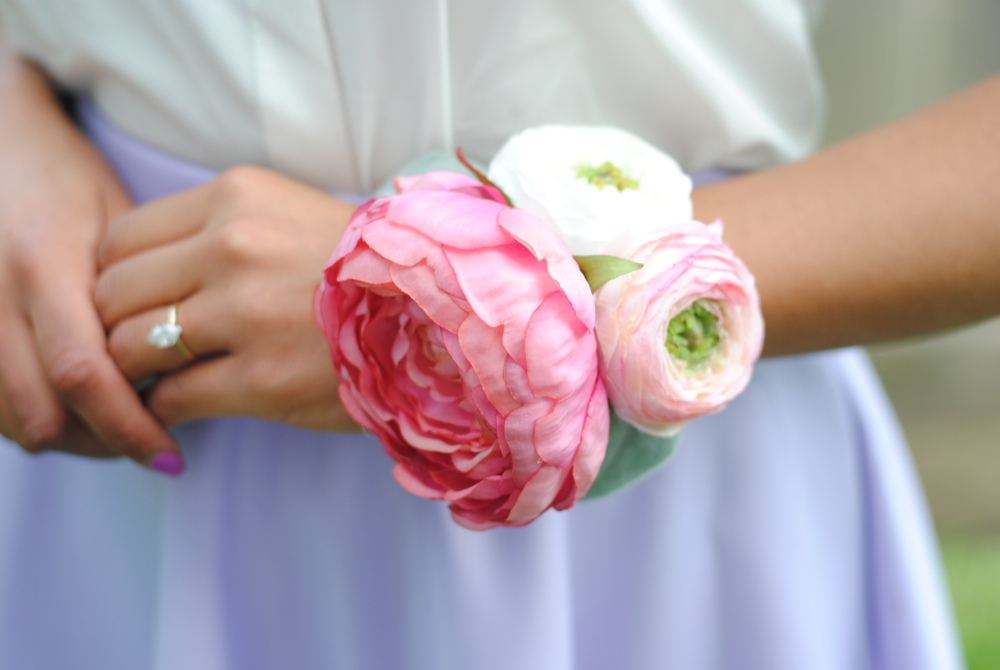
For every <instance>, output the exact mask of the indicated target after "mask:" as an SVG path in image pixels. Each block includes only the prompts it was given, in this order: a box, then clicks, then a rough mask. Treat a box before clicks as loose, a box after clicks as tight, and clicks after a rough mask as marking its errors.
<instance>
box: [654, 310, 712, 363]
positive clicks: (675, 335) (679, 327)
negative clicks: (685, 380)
mask: <svg viewBox="0 0 1000 670" xmlns="http://www.w3.org/2000/svg"><path fill="white" fill-rule="evenodd" d="M666 344H667V351H669V352H670V355H671V356H673V357H674V358H676V359H678V360H681V361H684V362H685V363H688V364H689V365H700V364H702V363H704V362H705V361H707V360H708V359H709V358H711V357H712V354H714V353H715V351H716V349H717V348H718V346H719V317H718V316H717V315H716V313H715V311H714V310H712V308H711V307H708V306H706V304H705V303H704V302H702V301H700V300H699V301H696V302H694V303H692V304H691V306H690V307H688V308H687V309H685V310H684V311H682V312H681V313H680V314H678V315H677V316H675V317H674V318H672V319H670V324H669V325H668V326H667V343H666Z"/></svg>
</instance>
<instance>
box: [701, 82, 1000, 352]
mask: <svg viewBox="0 0 1000 670" xmlns="http://www.w3.org/2000/svg"><path fill="white" fill-rule="evenodd" d="M694 204H695V215H696V217H697V218H698V219H700V220H702V221H712V220H714V219H716V218H721V219H723V220H724V221H725V226H726V228H725V231H726V232H725V237H726V240H727V242H728V243H729V244H730V245H731V246H732V247H733V249H734V250H735V251H736V253H737V254H739V255H740V256H741V257H742V258H743V259H744V260H745V261H746V263H747V265H748V266H749V267H750V269H751V270H752V271H753V272H754V274H755V275H756V277H757V282H758V286H759V289H760V294H761V300H762V305H763V309H764V317H765V320H766V322H767V340H766V344H765V354H767V355H781V354H789V353H796V352H804V351H811V350H817V349H825V348H831V347H838V346H845V345H850V344H865V343H871V342H877V341H882V340H889V339H895V338H900V337H906V336H911V335H917V334H920V333H926V332H930V331H934V330H940V329H943V328H949V327H953V326H957V325H960V324H964V323H969V322H973V321H977V320H981V319H984V318H987V317H990V316H993V315H996V314H1000V77H995V78H993V79H991V80H989V81H987V82H984V83H983V84H980V85H979V86H976V87H974V88H972V89H969V90H968V91H965V92H964V93H961V94H959V95H957V96H955V97H953V98H951V99H949V100H947V101H945V102H943V103H941V104H938V105H935V106H933V107H930V108H928V109H926V110H924V111H922V112H920V113H918V114H915V115H913V116H910V117H907V118H904V119H902V120H900V121H897V122H895V123H892V124H889V125H886V126H883V127H881V128H879V129H876V130H874V131H872V132H869V133H866V134H864V135H860V136H858V137H856V138H854V139H851V140H849V141H846V142H843V143H841V144H838V145H835V146H832V147H830V148H828V149H825V150H823V151H821V152H819V153H817V154H816V155H815V156H813V157H811V158H809V159H807V160H804V161H802V162H800V163H795V164H791V165H785V166H781V167H777V168H773V169H768V170H763V171H760V172H757V173H753V174H749V175H745V176H742V177H739V178H736V179H732V180H730V181H728V182H725V183H722V184H718V185H714V186H709V187H706V188H702V189H697V190H696V191H695V194H694Z"/></svg>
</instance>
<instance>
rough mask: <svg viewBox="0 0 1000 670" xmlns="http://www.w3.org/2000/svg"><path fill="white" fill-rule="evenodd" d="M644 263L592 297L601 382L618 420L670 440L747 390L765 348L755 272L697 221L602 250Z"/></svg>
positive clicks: (716, 232)
mask: <svg viewBox="0 0 1000 670" xmlns="http://www.w3.org/2000/svg"><path fill="white" fill-rule="evenodd" d="M605 253H606V254H609V255H612V256H620V257H622V258H628V259H631V260H633V261H636V262H639V263H642V264H643V267H642V268H641V269H639V270H636V271H635V272H631V273H628V274H625V275H622V276H620V277H618V278H616V279H613V280H611V281H609V282H608V283H607V284H605V285H604V287H603V288H601V289H600V290H599V291H598V292H597V295H596V300H597V326H596V330H597V339H598V342H599V344H600V349H601V376H602V377H603V379H604V383H605V385H606V387H607V392H608V397H609V398H610V399H611V404H612V406H613V407H614V409H615V412H616V413H617V414H618V416H619V417H621V418H622V419H624V420H625V421H628V422H629V423H631V424H632V425H633V426H635V427H636V428H638V429H639V430H642V431H644V432H646V433H650V434H653V435H660V436H669V435H673V434H674V433H676V432H677V431H678V430H680V428H681V427H682V426H683V424H684V423H686V422H687V421H690V420H691V419H694V418H696V417H699V416H702V415H704V414H710V413H712V412H717V411H719V410H721V409H722V408H723V407H725V406H726V404H727V403H728V402H729V401H730V400H732V399H733V398H735V397H736V396H737V395H739V394H740V392H742V391H743V389H744V388H746V385H747V384H748V383H749V381H750V375H751V373H752V371H753V364H754V362H755V361H756V360H757V359H758V358H759V357H760V351H761V347H762V345H763V341H764V321H763V318H762V317H761V313H760V299H759V298H758V296H757V289H756V287H755V285H754V279H753V275H751V274H750V271H749V270H747V268H746V266H745V265H744V264H743V262H742V261H741V260H740V259H739V258H737V257H736V255H735V254H734V253H733V252H732V250H731V249H730V248H729V247H727V246H726V245H725V244H724V243H723V242H722V224H721V223H715V224H712V225H711V226H706V225H704V224H701V223H699V222H697V221H691V222H688V223H682V224H676V225H672V226H668V227H666V228H664V229H661V230H659V231H630V232H626V233H624V234H622V235H621V236H620V237H618V238H616V239H615V240H614V241H612V242H611V244H610V245H609V246H608V248H607V249H606V251H605Z"/></svg>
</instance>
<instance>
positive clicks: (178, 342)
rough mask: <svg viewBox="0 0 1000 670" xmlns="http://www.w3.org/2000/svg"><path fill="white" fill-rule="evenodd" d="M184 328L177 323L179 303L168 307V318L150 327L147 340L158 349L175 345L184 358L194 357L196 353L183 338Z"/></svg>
mask: <svg viewBox="0 0 1000 670" xmlns="http://www.w3.org/2000/svg"><path fill="white" fill-rule="evenodd" d="M183 332H184V329H183V328H181V326H180V324H178V323H177V305H171V306H170V307H168V308H167V320H166V321H165V322H163V323H158V324H156V325H155V326H153V327H152V329H150V331H149V334H148V335H146V342H147V343H148V344H150V345H152V346H154V347H156V348H157V349H169V348H170V347H173V348H174V349H176V350H177V351H179V352H181V354H182V355H183V356H184V358H187V359H193V358H194V357H195V355H194V354H193V353H191V350H190V349H188V348H187V346H186V345H185V344H184V341H183V340H182V339H181V333H183Z"/></svg>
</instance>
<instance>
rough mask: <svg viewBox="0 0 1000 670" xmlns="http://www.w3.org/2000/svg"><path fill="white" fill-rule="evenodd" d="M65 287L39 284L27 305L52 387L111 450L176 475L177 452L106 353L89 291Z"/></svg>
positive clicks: (178, 466)
mask: <svg viewBox="0 0 1000 670" xmlns="http://www.w3.org/2000/svg"><path fill="white" fill-rule="evenodd" d="M60 277H62V275H60ZM63 283H66V282H58V281H50V282H48V283H46V284H43V285H41V286H39V287H38V295H37V296H35V298H36V299H34V300H32V301H31V303H30V304H31V305H32V312H31V319H32V322H33V325H34V329H35V337H36V340H37V347H38V351H39V352H40V354H41V359H42V363H43V366H44V368H45V370H46V372H47V375H48V378H49V380H50V381H51V383H52V385H53V386H54V387H55V389H56V391H57V392H58V393H59V394H60V395H61V397H62V399H63V400H64V401H65V402H66V403H67V404H68V405H69V406H70V407H71V408H72V409H73V410H74V411H75V412H76V413H77V414H78V415H79V417H80V418H81V419H82V420H83V422H84V423H85V424H86V425H87V426H88V427H89V428H90V429H91V430H92V431H93V432H94V434H95V435H97V437H98V438H100V439H101V440H102V441H103V442H104V443H105V444H107V445H108V446H110V447H111V448H112V449H114V450H115V451H117V452H118V453H121V454H123V455H125V456H128V457H130V458H132V459H133V460H135V461H137V462H139V463H142V464H145V465H149V466H150V467H153V468H156V469H158V470H160V471H162V472H167V473H168V474H179V473H180V472H181V471H182V470H183V457H182V456H181V454H180V450H179V449H178V447H177V445H176V443H175V442H174V441H173V439H172V438H171V437H170V435H169V434H168V433H167V432H166V430H165V429H164V428H163V427H162V426H161V425H160V424H159V423H158V422H157V421H156V419H154V418H153V416H152V415H151V414H150V413H149V412H148V411H147V410H146V408H145V407H143V405H142V402H141V401H140V399H139V396H138V395H136V393H135V392H134V391H133V390H132V387H131V385H130V384H129V383H128V381H127V380H126V379H125V377H124V376H123V375H122V374H121V372H119V370H118V368H117V367H115V365H114V362H113V361H112V360H111V357H110V355H108V353H107V350H106V342H105V338H104V329H103V327H102V325H101V323H100V321H99V320H98V318H97V314H96V313H95V312H94V308H93V305H92V304H91V302H90V300H89V297H88V296H87V293H89V291H88V292H86V293H83V294H82V295H81V292H79V287H74V286H64V285H62V284H63ZM74 288H76V289H77V292H74V290H73V289H74Z"/></svg>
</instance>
